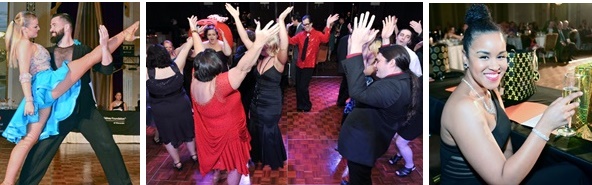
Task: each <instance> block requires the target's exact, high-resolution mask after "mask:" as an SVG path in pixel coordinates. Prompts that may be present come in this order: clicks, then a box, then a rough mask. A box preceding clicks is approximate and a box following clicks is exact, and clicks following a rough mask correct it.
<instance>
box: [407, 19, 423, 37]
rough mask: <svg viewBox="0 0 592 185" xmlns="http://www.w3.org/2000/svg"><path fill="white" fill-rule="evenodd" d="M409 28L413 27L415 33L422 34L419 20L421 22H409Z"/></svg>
mask: <svg viewBox="0 0 592 185" xmlns="http://www.w3.org/2000/svg"><path fill="white" fill-rule="evenodd" d="M409 26H411V28H413V31H415V32H416V33H417V34H421V31H422V28H421V20H419V22H417V21H411V22H409Z"/></svg>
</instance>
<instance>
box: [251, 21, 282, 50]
mask: <svg viewBox="0 0 592 185" xmlns="http://www.w3.org/2000/svg"><path fill="white" fill-rule="evenodd" d="M255 23H256V24H257V29H256V30H255V44H256V45H258V46H263V45H265V43H266V42H267V40H269V39H270V38H271V37H273V36H274V35H275V34H277V33H278V32H279V31H280V28H279V25H278V24H273V20H272V21H269V23H267V25H265V27H263V29H261V24H259V21H256V22H255ZM272 25H273V26H272Z"/></svg>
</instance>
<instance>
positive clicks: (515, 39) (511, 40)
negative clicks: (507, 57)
mask: <svg viewBox="0 0 592 185" xmlns="http://www.w3.org/2000/svg"><path fill="white" fill-rule="evenodd" d="M506 42H507V44H509V45H513V46H514V47H516V49H517V50H522V48H523V47H522V40H520V37H508V38H507V39H506Z"/></svg>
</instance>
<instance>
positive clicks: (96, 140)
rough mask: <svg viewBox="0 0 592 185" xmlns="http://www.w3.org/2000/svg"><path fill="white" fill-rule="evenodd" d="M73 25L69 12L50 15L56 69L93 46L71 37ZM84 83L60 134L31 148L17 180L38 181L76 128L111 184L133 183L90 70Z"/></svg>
mask: <svg viewBox="0 0 592 185" xmlns="http://www.w3.org/2000/svg"><path fill="white" fill-rule="evenodd" d="M73 28H74V26H73V25H72V20H71V19H70V16H69V15H68V14H65V13H62V14H56V15H54V16H52V19H51V27H50V30H49V31H50V32H51V36H52V38H51V41H52V42H53V43H56V45H54V46H52V47H49V48H47V50H48V51H49V53H50V55H51V61H50V64H51V67H52V69H53V70H56V69H57V68H59V67H60V66H62V65H64V63H63V61H72V60H75V59H78V58H80V57H82V56H84V55H85V54H87V53H89V52H90V51H91V48H90V47H88V46H85V45H82V44H81V43H80V42H79V41H78V40H74V39H72V31H73ZM93 70H95V71H99V72H101V73H103V74H108V75H109V74H112V73H113V65H112V64H111V63H110V62H109V63H99V64H96V65H95V66H94V67H93ZM80 80H81V83H82V86H81V88H80V96H78V99H77V100H76V106H75V107H74V112H73V113H72V115H71V116H70V117H68V118H67V119H66V120H64V121H61V122H60V123H59V129H60V134H59V135H57V136H52V137H49V138H47V139H45V140H41V141H39V142H38V143H37V144H36V145H35V146H34V147H33V148H32V149H31V151H30V152H29V155H28V156H27V159H26V161H25V163H24V164H23V168H22V171H21V174H20V177H19V182H18V184H21V185H25V184H39V182H40V181H41V179H42V178H43V176H44V175H45V172H46V171H47V168H48V167H49V164H50V163H51V160H52V158H53V157H54V155H55V154H56V152H57V150H58V148H59V146H60V144H61V143H62V141H63V140H64V138H65V137H66V135H68V133H69V132H70V131H71V130H72V129H74V128H76V129H78V130H79V131H80V132H81V133H82V135H84V137H85V138H86V140H88V142H89V143H90V145H91V146H92V148H93V150H94V151H95V153H96V155H97V158H98V159H99V161H100V162H101V166H102V167H103V171H104V172H105V175H106V176H107V180H108V182H109V184H131V180H130V178H129V174H128V172H127V169H126V168H125V164H124V163H123V158H122V156H121V152H120V151H119V148H118V147H117V145H116V144H115V141H114V140H113V135H112V133H111V130H110V129H109V127H107V122H106V121H105V119H104V118H103V116H102V115H101V114H100V113H99V111H97V109H96V107H95V104H96V103H95V101H94V99H93V94H92V90H91V86H90V82H91V81H90V71H87V72H86V74H84V76H83V77H82V78H81V79H80Z"/></svg>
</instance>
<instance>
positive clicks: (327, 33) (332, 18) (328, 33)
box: [321, 14, 339, 43]
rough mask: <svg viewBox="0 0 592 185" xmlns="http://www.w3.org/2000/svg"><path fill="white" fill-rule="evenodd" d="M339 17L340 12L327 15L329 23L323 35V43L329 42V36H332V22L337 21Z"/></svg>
mask: <svg viewBox="0 0 592 185" xmlns="http://www.w3.org/2000/svg"><path fill="white" fill-rule="evenodd" d="M338 19H339V14H334V15H329V17H327V25H326V26H325V30H324V32H323V37H321V43H327V42H329V37H331V23H333V22H335V21H336V20H338Z"/></svg>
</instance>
